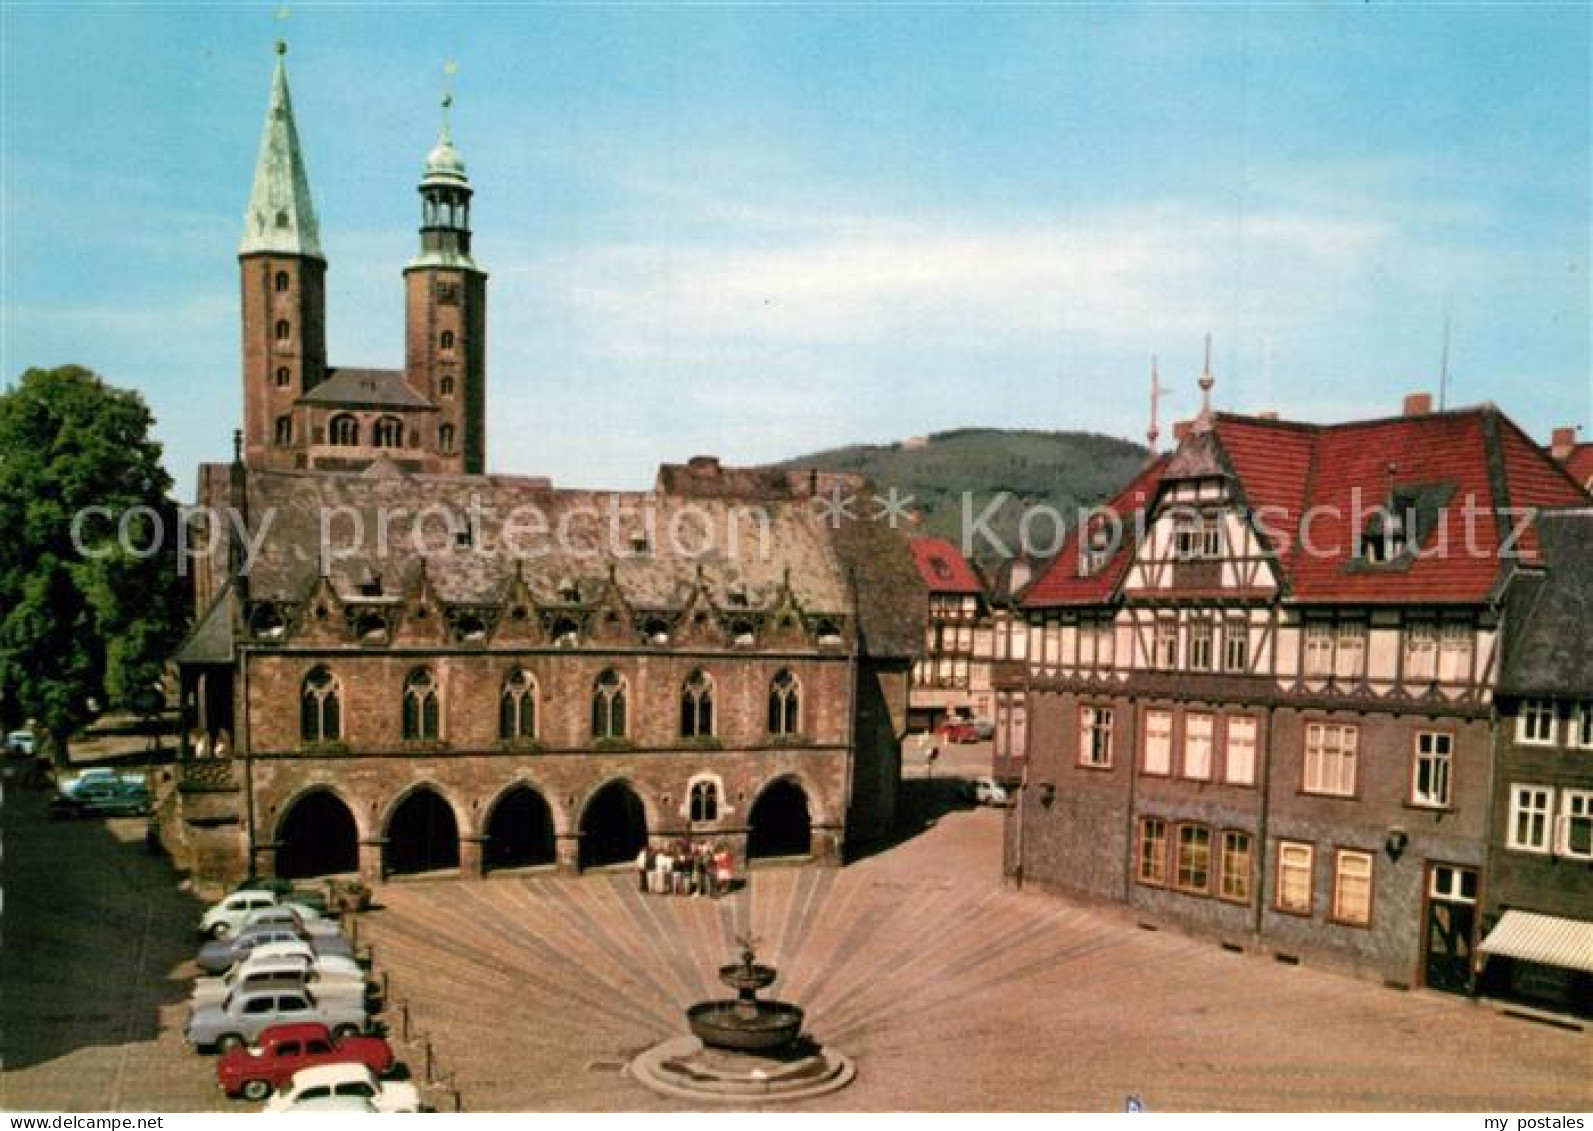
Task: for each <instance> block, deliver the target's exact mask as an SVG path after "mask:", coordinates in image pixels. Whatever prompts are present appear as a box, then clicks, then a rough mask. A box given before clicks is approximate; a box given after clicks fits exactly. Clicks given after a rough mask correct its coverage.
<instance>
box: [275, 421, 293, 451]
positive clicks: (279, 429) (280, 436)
mask: <svg viewBox="0 0 1593 1131" xmlns="http://www.w3.org/2000/svg"><path fill="white" fill-rule="evenodd" d="M276 441H277V447H279V448H285V447H287V446H288V445H289V444H291V443H293V417H291V416H279V417H277V423H276Z"/></svg>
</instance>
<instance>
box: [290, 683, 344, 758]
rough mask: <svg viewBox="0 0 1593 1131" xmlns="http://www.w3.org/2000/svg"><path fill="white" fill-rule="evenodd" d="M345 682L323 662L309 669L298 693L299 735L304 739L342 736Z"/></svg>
mask: <svg viewBox="0 0 1593 1131" xmlns="http://www.w3.org/2000/svg"><path fill="white" fill-rule="evenodd" d="M342 692H343V688H342V685H341V684H340V683H339V682H338V680H337V677H336V676H335V675H333V674H332V671H331V669H330V668H328V667H326V666H325V665H324V664H322V665H318V666H316V667H314V668H311V669H310V674H309V675H307V676H305V677H304V687H303V689H302V690H301V691H300V695H299V736H300V737H301V738H302V739H303V740H304V741H305V742H336V741H337V740H338V739H340V738H341V737H343V704H342Z"/></svg>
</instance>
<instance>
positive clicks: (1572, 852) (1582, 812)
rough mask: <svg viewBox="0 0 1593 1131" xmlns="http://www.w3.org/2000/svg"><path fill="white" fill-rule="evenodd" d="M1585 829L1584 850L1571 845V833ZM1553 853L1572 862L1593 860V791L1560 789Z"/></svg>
mask: <svg viewBox="0 0 1593 1131" xmlns="http://www.w3.org/2000/svg"><path fill="white" fill-rule="evenodd" d="M1576 828H1585V829H1586V830H1587V831H1586V832H1585V833H1584V835H1583V840H1584V842H1585V843H1586V844H1587V848H1586V849H1584V850H1580V851H1579V850H1577V849H1576V848H1574V847H1573V844H1572V840H1573V838H1572V835H1571V834H1572V832H1573V831H1574V829H1576ZM1554 852H1555V855H1557V856H1567V857H1570V858H1571V859H1573V860H1593V789H1563V788H1562V789H1561V790H1560V814H1559V817H1558V819H1557V820H1556V821H1555V835H1554Z"/></svg>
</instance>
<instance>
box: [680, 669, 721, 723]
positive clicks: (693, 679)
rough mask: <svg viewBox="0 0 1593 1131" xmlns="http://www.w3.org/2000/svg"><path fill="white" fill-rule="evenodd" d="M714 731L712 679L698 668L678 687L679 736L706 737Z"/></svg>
mask: <svg viewBox="0 0 1593 1131" xmlns="http://www.w3.org/2000/svg"><path fill="white" fill-rule="evenodd" d="M713 732H714V681H713V678H712V677H711V676H709V675H708V673H707V672H705V671H702V670H701V669H700V668H699V669H698V670H697V671H694V672H692V673H691V675H690V677H688V678H687V680H686V685H685V686H684V687H682V688H681V689H680V737H682V738H708V737H710V736H711V735H712V734H713Z"/></svg>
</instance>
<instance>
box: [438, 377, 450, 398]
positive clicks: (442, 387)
mask: <svg viewBox="0 0 1593 1131" xmlns="http://www.w3.org/2000/svg"><path fill="white" fill-rule="evenodd" d="M437 391H438V392H439V393H441V394H442V395H443V396H445V397H451V396H453V395H454V379H453V378H452V377H444V378H443V379H442V380H441V381H439V382H437Z"/></svg>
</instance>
